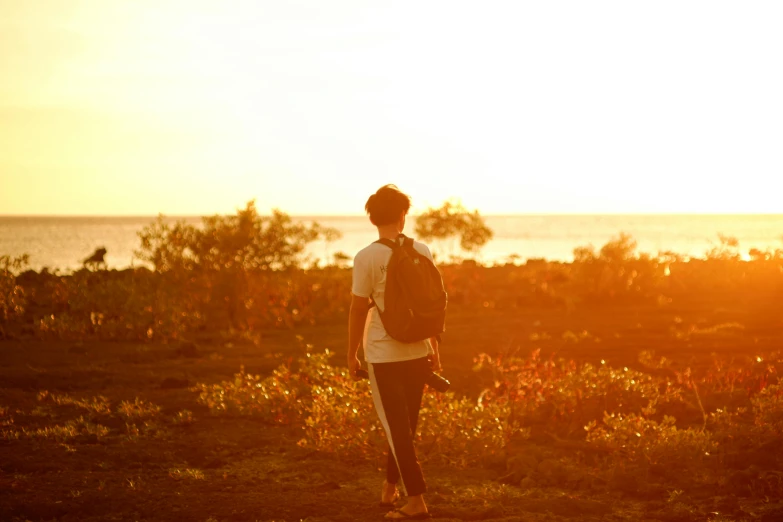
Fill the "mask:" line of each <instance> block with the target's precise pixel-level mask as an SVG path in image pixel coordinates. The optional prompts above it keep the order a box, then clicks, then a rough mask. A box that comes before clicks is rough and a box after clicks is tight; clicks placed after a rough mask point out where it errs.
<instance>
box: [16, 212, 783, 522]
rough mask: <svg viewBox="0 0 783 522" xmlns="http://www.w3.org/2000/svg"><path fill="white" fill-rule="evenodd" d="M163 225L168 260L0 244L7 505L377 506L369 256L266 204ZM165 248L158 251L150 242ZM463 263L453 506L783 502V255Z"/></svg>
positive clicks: (36, 513) (32, 515)
mask: <svg viewBox="0 0 783 522" xmlns="http://www.w3.org/2000/svg"><path fill="white" fill-rule="evenodd" d="M210 220H211V221H206V222H205V226H204V227H202V228H201V229H198V230H197V229H189V228H187V227H185V226H183V225H177V226H174V227H167V226H165V225H163V224H161V223H156V224H154V225H151V226H150V227H149V228H148V229H146V230H145V231H143V232H142V234H141V236H142V247H141V254H142V257H144V259H146V260H147V261H148V262H149V263H150V268H137V269H134V270H126V271H97V272H93V271H88V270H81V271H78V272H75V273H72V274H64V275H60V274H50V273H36V272H32V271H27V272H25V271H24V264H25V260H24V259H18V260H12V259H9V258H2V259H0V336H2V337H4V338H5V340H4V341H3V342H0V519H3V520H19V521H22V520H32V521H38V520H139V519H149V520H201V521H207V520H215V521H222V520H290V521H292V520H310V521H316V520H357V519H359V520H371V519H376V518H380V517H381V515H382V511H380V510H378V508H376V507H375V503H376V502H377V498H376V497H377V490H378V487H379V484H380V480H382V474H381V473H380V472H379V471H378V469H379V467H381V465H382V462H383V459H382V451H383V445H384V438H383V432H382V430H381V428H380V426H379V424H378V421H377V419H376V416H375V414H374V411H373V409H372V403H371V399H370V396H369V386H368V384H367V383H366V382H358V383H355V382H353V381H352V380H350V379H348V378H347V376H346V374H345V371H344V367H343V366H342V361H343V359H344V345H345V325H344V322H345V310H346V307H347V305H348V298H349V284H350V272H349V271H348V270H347V269H345V268H342V267H340V266H339V265H334V266H327V267H315V266H305V265H304V264H303V263H302V260H301V259H300V258H299V257H298V255H299V254H300V253H301V252H302V250H303V249H302V248H301V247H302V246H303V245H304V244H306V243H307V241H310V240H312V239H313V238H315V237H319V236H318V235H319V234H324V231H323V230H320V229H319V228H318V227H317V226H316V227H312V228H302V227H294V225H292V224H291V223H290V221H288V220H287V218H286V216H284V215H282V214H276V215H275V216H273V217H272V218H263V217H260V216H258V215H257V214H256V213H255V209H254V207H252V205H249V206H248V208H246V209H245V210H243V211H241V212H239V213H238V215H237V216H230V217H226V218H210ZM145 256H146V257H145ZM750 258H751V260H750V261H746V260H743V259H742V257H741V256H740V251H739V246H738V245H737V244H736V242H734V241H732V240H730V239H723V240H722V242H721V246H720V247H718V248H716V249H714V250H713V251H711V252H708V253H706V254H705V257H704V258H702V259H690V260H688V259H683V258H681V257H679V256H677V255H675V254H672V253H667V254H663V255H657V256H651V255H642V254H638V253H636V251H635V245H634V243H633V241H632V240H631V238H629V237H627V236H620V237H619V238H618V239H617V240H615V241H613V242H611V243H609V244H607V245H605V246H603V247H602V248H601V249H600V250H597V251H596V250H595V249H592V248H590V247H586V248H580V249H577V251H576V252H575V261H574V262H573V263H551V262H546V261H543V260H542V261H529V262H527V263H526V264H524V265H521V266H518V265H513V264H508V265H505V266H495V267H482V266H477V265H476V264H475V263H473V262H471V261H465V262H460V263H452V264H448V265H444V266H443V267H442V271H443V274H444V279H445V282H446V285H447V290H448V292H449V296H450V299H451V304H450V316H449V324H448V332H447V334H446V336H445V339H444V347H443V358H444V365H445V373H446V375H447V376H448V377H449V378H450V379H451V380H452V382H453V392H450V393H447V394H436V393H427V394H426V397H425V404H424V410H423V413H422V422H421V425H420V433H419V443H418V444H419V448H420V456H421V460H422V462H423V466H424V467H425V472H426V476H427V477H428V480H429V482H430V486H431V487H430V495H429V498H430V505H431V508H432V513H433V515H434V516H435V517H436V518H441V519H448V520H505V521H512V520H577V519H578V520H596V521H597V520H628V521H631V520H634V521H636V520H650V521H652V520H660V521H680V520H682V521H690V520H694V521H695V520H704V521H706V520H711V521H724V520H725V521H729V520H748V521H750V520H763V521H765V522H769V521H773V520H783V504H781V503H780V502H779V499H780V498H781V497H783V474H782V473H781V471H780V470H781V469H783V385H781V383H780V372H781V371H782V370H783V356H781V354H780V352H779V351H778V350H779V349H780V346H781V342H783V316H782V315H781V312H780V303H781V302H783V252H782V251H771V252H758V251H754V252H751V253H750Z"/></svg>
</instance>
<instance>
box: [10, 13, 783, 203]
mask: <svg viewBox="0 0 783 522" xmlns="http://www.w3.org/2000/svg"><path fill="white" fill-rule="evenodd" d="M0 12H2V13H3V15H2V17H0V42H2V44H3V45H2V47H0V76H1V77H2V78H3V82H1V83H0V186H2V190H0V214H155V213H157V212H165V213H169V214H199V213H215V212H231V211H233V209H235V208H236V207H238V206H241V205H242V204H243V203H244V202H245V201H247V200H249V199H252V198H256V199H257V200H258V205H259V208H261V209H268V208H270V207H279V208H281V209H282V210H284V211H286V212H289V213H292V214H306V215H322V214H356V213H361V212H362V207H363V205H364V201H365V199H366V197H367V195H369V194H370V193H371V192H373V191H374V190H375V189H377V188H378V187H379V186H380V185H383V184H385V183H390V182H393V183H396V184H397V185H398V186H400V187H401V188H402V189H403V190H404V191H406V192H408V193H410V194H412V195H413V196H414V204H415V207H414V210H416V209H421V208H423V207H425V206H430V205H437V204H440V203H441V202H442V201H443V200H445V199H447V198H450V197H458V198H461V199H462V200H463V201H464V202H465V204H466V205H467V206H469V207H473V208H478V209H480V210H481V211H482V212H484V213H488V214H489V213H645V212H693V213H700V212H715V213H732V212H749V213H761V212H780V211H781V209H782V208H783V206H782V205H781V204H780V197H779V192H778V191H776V190H772V189H773V188H776V187H777V186H778V185H779V184H780V181H779V179H780V173H781V172H782V171H783V156H781V154H780V143H782V142H783V130H782V129H783V128H781V126H780V124H779V122H780V121H783V101H782V100H783V99H782V98H781V97H780V96H779V93H780V92H782V91H783V72H782V71H781V69H780V68H779V67H774V66H772V64H774V63H778V62H779V59H780V56H779V53H780V51H779V50H780V49H783V33H781V32H780V31H779V30H778V28H777V23H776V21H777V20H779V19H780V15H781V14H782V13H783V7H780V6H779V4H776V3H766V4H765V3H757V4H753V5H752V6H751V5H742V6H740V5H739V4H735V5H730V4H725V5H724V4H716V3H714V2H689V3H687V4H683V3H682V2H657V3H655V4H649V5H645V4H635V3H627V2H597V3H593V2H590V3H585V2H568V3H567V6H563V5H562V4H552V3H546V2H544V3H519V2H506V3H497V4H496V3H493V4H491V5H479V4H459V3H454V2H445V1H444V2H431V3H421V2H417V3H414V2H394V3H393V4H385V3H367V2H358V1H347V0H346V1H336V2H328V3H327V2H297V3H295V4H292V3H288V2H256V1H241V0H235V1H229V2H214V1H211V0H188V1H184V0H154V1H153V0H137V1H133V2H130V1H128V2H106V1H103V0H86V1H76V0H63V1H61V2H57V3H49V2H33V1H30V2H19V1H16V0H0Z"/></svg>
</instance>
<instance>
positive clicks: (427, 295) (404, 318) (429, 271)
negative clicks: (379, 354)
mask: <svg viewBox="0 0 783 522" xmlns="http://www.w3.org/2000/svg"><path fill="white" fill-rule="evenodd" d="M376 243H380V244H382V245H386V246H387V247H389V248H391V249H392V255H391V258H390V259H389V264H388V265H387V267H386V293H385V295H384V304H385V306H384V310H383V312H381V311H380V309H378V312H379V313H380V316H381V322H382V323H383V327H384V329H386V333H388V334H389V335H390V336H391V337H392V338H393V339H396V340H398V341H400V342H403V343H413V342H416V341H422V340H424V339H429V338H430V337H439V336H440V334H442V333H443V332H444V331H445V329H446V304H447V303H448V296H447V295H446V290H445V289H444V287H443V279H442V278H441V276H440V272H438V269H437V268H436V267H435V264H434V263H433V262H432V261H431V260H430V259H429V258H428V257H427V256H425V255H423V254H421V253H419V252H418V251H417V250H416V249H415V248H413V239H411V238H409V237H406V236H404V235H402V234H400V236H399V237H398V238H397V240H396V241H392V240H391V239H386V238H381V239H379V240H378V241H376ZM373 304H375V301H374V300H373ZM376 308H377V307H376Z"/></svg>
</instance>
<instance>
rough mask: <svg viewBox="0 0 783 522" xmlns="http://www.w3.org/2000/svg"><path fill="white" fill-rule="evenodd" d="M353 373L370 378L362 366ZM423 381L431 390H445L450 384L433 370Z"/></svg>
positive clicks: (359, 376) (362, 377)
mask: <svg viewBox="0 0 783 522" xmlns="http://www.w3.org/2000/svg"><path fill="white" fill-rule="evenodd" d="M355 375H356V377H358V378H360V379H369V378H370V374H369V373H367V370H365V369H363V368H359V369H358V370H356V372H355ZM424 382H425V383H426V384H427V386H429V387H430V388H432V389H433V390H435V391H438V392H441V393H443V392H445V391H447V390H448V389H449V387H450V386H451V383H450V382H449V380H448V379H446V378H444V377H441V376H440V375H438V374H437V373H435V372H430V374H429V375H428V376H427V380H426V381H424Z"/></svg>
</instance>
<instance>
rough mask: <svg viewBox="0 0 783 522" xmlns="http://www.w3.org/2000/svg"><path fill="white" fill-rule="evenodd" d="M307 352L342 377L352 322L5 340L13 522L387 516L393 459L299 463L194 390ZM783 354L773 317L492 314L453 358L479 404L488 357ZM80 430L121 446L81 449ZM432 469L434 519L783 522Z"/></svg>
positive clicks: (748, 509)
mask: <svg viewBox="0 0 783 522" xmlns="http://www.w3.org/2000/svg"><path fill="white" fill-rule="evenodd" d="M297 336H301V339H297ZM303 343H311V344H312V345H314V347H315V349H323V348H329V349H331V350H333V351H335V352H336V356H335V359H334V361H335V362H336V363H338V364H342V363H343V358H344V354H345V344H346V328H345V325H343V324H332V325H322V326H316V327H309V328H303V329H299V330H297V331H283V330H280V331H272V332H270V333H269V334H268V335H266V336H265V337H264V338H263V342H262V345H261V346H260V347H259V346H254V345H243V344H239V343H237V344H231V343H227V344H220V345H216V344H209V343H201V344H184V345H161V344H157V345H148V344H119V343H95V344H92V343H63V342H39V341H32V340H31V341H25V340H19V341H7V342H2V343H0V432H5V433H10V432H15V433H20V430H22V429H23V433H22V435H20V436H19V437H18V438H14V437H11V436H7V435H6V436H4V437H0V520H2V521H25V520H30V521H33V522H38V521H49V520H60V521H76V520H79V521H99V520H101V521H103V520H107V521H108V520H118V521H119V520H122V521H134V520H182V521H191V520H192V521H200V522H206V521H216V522H217V521H272V520H274V521H289V522H291V521H299V520H306V521H311V522H313V521H331V520H334V521H351V522H353V521H357V520H380V519H382V516H383V513H384V510H382V509H381V508H379V507H378V506H377V502H378V495H379V488H380V484H381V481H382V480H383V473H382V472H381V462H383V458H382V456H381V455H379V456H378V459H377V460H375V461H372V462H368V461H366V460H358V459H353V458H351V456H350V455H338V456H335V455H327V454H320V453H317V452H312V451H310V450H307V449H304V448H300V447H298V446H297V445H296V441H297V440H298V439H299V438H300V434H299V432H298V430H297V429H296V428H290V427H276V426H270V425H266V424H263V423H261V422H259V421H256V420H254V419H252V418H247V417H229V416H220V417H216V416H212V415H210V413H209V411H208V410H207V409H206V408H205V407H204V406H201V405H199V404H198V403H197V395H196V393H194V392H193V391H191V390H190V386H192V385H194V384H196V383H216V382H220V381H222V380H226V379H230V378H231V376H232V375H233V374H234V373H235V372H237V371H238V370H239V368H240V365H244V366H245V368H246V370H247V371H249V372H251V373H260V374H265V373H268V372H270V371H271V370H272V369H273V368H274V367H276V366H277V365H278V364H279V363H280V361H281V360H283V359H284V358H285V357H290V356H297V355H300V354H302V353H303V351H304V350H305V348H304V347H303ZM781 346H783V317H782V316H781V314H780V313H779V311H778V310H774V309H762V310H749V309H727V308H719V309H716V308H713V307H710V306H708V305H701V306H699V307H689V308H678V309H675V308H670V307H625V308H612V309H596V308H592V309H584V310H575V311H572V312H567V311H564V310H558V309H549V310H540V309H515V310H508V311H503V310H496V309H492V308H486V309H479V310H459V309H457V310H453V311H452V313H451V314H450V316H449V322H448V332H447V334H446V336H445V338H444V343H443V348H442V357H443V365H444V374H445V375H446V376H447V377H449V378H450V379H451V381H452V383H453V388H454V389H455V390H457V391H461V392H464V393H467V394H472V393H475V392H477V391H478V389H477V386H478V384H477V383H476V382H475V380H474V379H472V378H471V371H470V367H471V363H472V361H473V357H474V356H475V355H476V354H478V353H480V352H487V353H490V354H493V353H498V352H500V351H514V350H518V351H519V352H520V353H523V354H524V353H528V352H530V351H532V350H533V349H536V348H541V350H542V352H543V353H544V354H551V353H556V354H558V355H559V356H562V357H566V358H574V359H577V360H579V361H590V362H597V361H599V360H601V359H604V360H607V361H608V362H611V363H612V364H613V365H615V366H630V367H636V368H638V367H639V363H638V355H639V353H640V352H641V351H644V350H648V351H649V350H654V351H655V353H656V354H657V355H662V356H666V357H668V358H671V359H674V360H677V361H681V362H683V363H684V364H689V365H691V366H693V367H696V368H698V367H707V366H709V365H710V364H711V361H712V358H713V357H714V356H715V355H718V356H731V355H740V354H745V355H752V354H756V353H765V352H769V351H772V350H776V349H778V350H779V349H780V347H781ZM44 390H46V391H48V392H49V394H48V395H45V394H44V395H42V394H41V392H42V391H44ZM99 396H100V397H105V401H104V400H103V399H97V400H96V399H94V398H95V397H99ZM137 399H138V400H137ZM102 401H103V402H102ZM123 401H128V402H127V403H125V405H124V406H123ZM155 406H158V407H159V411H158V410H155ZM152 410H155V411H152ZM69 422H70V423H72V424H73V423H76V424H78V425H79V426H82V427H84V426H87V428H86V431H87V432H90V430H99V429H101V428H100V427H97V425H100V426H101V427H103V429H105V430H107V431H105V432H101V433H97V432H96V435H91V434H89V433H88V434H86V435H85V429H82V430H81V431H80V434H79V435H76V436H73V435H72V434H69V433H68V430H67V427H68V426H69V424H68V423H69ZM58 426H59V427H60V431H58V429H57V428H56V427H58ZM423 467H424V472H425V476H426V477H427V480H428V483H429V486H430V489H429V493H428V495H427V500H428V503H429V505H430V509H431V513H432V514H433V517H434V519H436V520H504V521H507V522H511V521H544V520H546V521H556V520H587V521H610V520H611V521H618V520H628V521H631V520H633V521H644V520H648V521H653V520H661V521H676V520H683V521H684V520H714V521H720V520H726V521H728V520H756V519H758V520H763V521H765V522H770V521H772V520H783V505H781V506H778V505H777V502H778V501H779V499H760V500H759V499H756V500H752V499H747V498H736V497H733V495H732V494H731V492H730V491H726V490H721V491H703V492H695V493H689V494H690V495H691V496H692V498H691V499H690V500H691V504H692V505H695V506H700V507H699V508H698V509H695V510H691V511H683V510H679V511H678V510H677V509H673V508H672V503H671V498H672V495H675V496H676V494H677V493H676V492H673V491H666V490H665V489H664V490H662V491H660V492H658V494H653V495H650V494H649V493H648V494H646V495H644V496H640V495H637V494H633V493H629V492H623V491H622V490H621V488H620V490H618V489H617V488H614V489H612V488H608V487H592V488H588V489H587V490H576V491H574V490H567V491H566V490H560V489H557V488H534V489H530V490H523V489H521V488H520V487H518V486H516V485H508V484H503V483H501V482H500V481H499V480H498V479H499V478H500V477H501V475H503V470H501V469H492V468H491V467H487V468H475V469H468V470H458V469H450V468H446V467H442V466H438V467H436V466H430V465H428V464H427V463H424V465H423ZM778 508H779V509H778ZM778 514H780V518H776V517H777V516H778Z"/></svg>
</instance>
